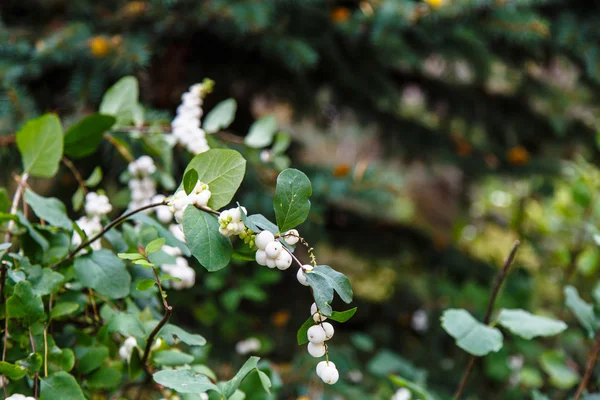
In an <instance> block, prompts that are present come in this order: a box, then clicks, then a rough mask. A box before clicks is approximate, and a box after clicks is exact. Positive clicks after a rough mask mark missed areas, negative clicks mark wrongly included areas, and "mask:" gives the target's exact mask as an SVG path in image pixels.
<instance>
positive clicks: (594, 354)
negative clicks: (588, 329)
mask: <svg viewBox="0 0 600 400" xmlns="http://www.w3.org/2000/svg"><path fill="white" fill-rule="evenodd" d="M598 355H600V332H597V333H596V343H594V347H593V348H592V351H591V352H590V355H589V357H588V360H587V363H586V366H585V373H584V374H583V378H582V379H581V381H580V382H579V387H578V388H577V392H576V393H575V397H574V398H573V400H580V399H581V396H583V392H584V391H585V389H586V388H587V385H588V382H589V380H590V378H591V377H592V372H594V367H595V366H596V361H598Z"/></svg>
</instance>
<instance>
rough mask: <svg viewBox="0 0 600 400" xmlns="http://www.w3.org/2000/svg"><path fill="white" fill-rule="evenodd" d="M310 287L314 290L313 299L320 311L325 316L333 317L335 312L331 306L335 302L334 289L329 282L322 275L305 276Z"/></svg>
mask: <svg viewBox="0 0 600 400" xmlns="http://www.w3.org/2000/svg"><path fill="white" fill-rule="evenodd" d="M305 275H306V281H307V282H308V285H309V286H310V287H311V288H312V290H313V297H314V298H315V303H316V304H317V307H318V309H319V311H320V312H321V313H322V314H323V315H327V316H329V315H331V312H332V311H333V310H332V309H331V306H330V305H329V304H330V303H331V302H332V301H333V287H331V283H330V282H329V280H328V279H327V278H326V277H325V276H323V275H320V274H313V273H312V272H310V273H307V274H305Z"/></svg>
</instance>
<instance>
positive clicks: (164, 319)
mask: <svg viewBox="0 0 600 400" xmlns="http://www.w3.org/2000/svg"><path fill="white" fill-rule="evenodd" d="M146 258H147V257H146ZM152 271H153V272H154V278H155V279H156V284H157V285H158V291H159V294H160V297H161V298H162V302H163V305H164V307H165V315H163V317H162V319H161V320H160V322H159V323H158V325H156V326H155V327H154V329H153V330H152V332H150V336H148V341H147V342H146V348H145V349H144V356H143V357H142V365H143V366H144V368H146V371H147V372H148V375H151V373H150V367H149V366H148V365H147V362H148V357H149V356H150V349H151V348H152V344H153V343H154V338H155V337H156V335H157V334H158V332H160V330H161V329H162V327H163V326H165V324H166V323H167V322H168V321H169V318H171V314H172V313H173V307H171V306H170V305H169V302H168V301H167V295H166V293H165V292H164V291H163V288H162V285H161V283H160V277H159V276H158V271H157V270H156V267H152Z"/></svg>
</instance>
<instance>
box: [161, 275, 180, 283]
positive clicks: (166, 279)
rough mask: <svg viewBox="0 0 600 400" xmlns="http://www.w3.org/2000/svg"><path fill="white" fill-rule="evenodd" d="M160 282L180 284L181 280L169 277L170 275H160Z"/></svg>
mask: <svg viewBox="0 0 600 400" xmlns="http://www.w3.org/2000/svg"><path fill="white" fill-rule="evenodd" d="M160 281H161V282H163V281H176V282H181V278H177V277H175V276H171V275H167V274H164V275H161V277H160Z"/></svg>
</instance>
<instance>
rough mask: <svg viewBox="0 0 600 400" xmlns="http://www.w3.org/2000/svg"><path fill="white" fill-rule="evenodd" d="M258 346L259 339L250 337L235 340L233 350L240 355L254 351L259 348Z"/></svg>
mask: <svg viewBox="0 0 600 400" xmlns="http://www.w3.org/2000/svg"><path fill="white" fill-rule="evenodd" d="M260 346H261V345H260V340H258V339H257V338H255V337H251V338H248V339H246V340H240V341H239V342H237V344H236V345H235V351H236V352H237V353H238V354H241V355H245V354H250V353H256V352H257V351H259V350H260Z"/></svg>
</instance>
